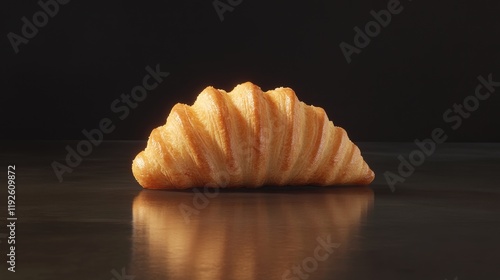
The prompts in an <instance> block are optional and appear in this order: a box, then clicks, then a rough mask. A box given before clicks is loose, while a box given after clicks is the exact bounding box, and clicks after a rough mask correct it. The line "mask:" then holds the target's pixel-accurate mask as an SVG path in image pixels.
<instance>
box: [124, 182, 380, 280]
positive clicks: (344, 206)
mask: <svg viewBox="0 0 500 280" xmlns="http://www.w3.org/2000/svg"><path fill="white" fill-rule="evenodd" d="M193 196H194V193H193V192H171V191H163V192H158V191H148V190H143V191H141V192H140V194H139V195H138V196H137V197H136V198H135V200H134V202H133V242H132V244H133V250H132V251H133V256H132V260H131V264H130V268H131V272H132V275H135V276H136V277H137V279H139V277H140V278H141V279H194V280H196V279H208V280H210V279H282V275H283V273H284V272H285V271H286V270H288V269H291V268H292V267H293V266H294V265H300V264H301V262H302V261H303V260H304V258H307V257H313V256H314V249H315V248H316V247H317V246H318V241H317V238H318V237H319V238H325V237H327V236H330V240H331V242H332V243H338V244H340V247H338V249H335V252H333V253H332V255H331V256H330V257H329V258H328V259H326V260H324V261H319V262H318V263H319V264H318V267H317V269H315V271H314V272H311V274H314V277H312V278H309V279H322V277H327V275H328V276H329V277H331V275H330V274H331V273H332V270H335V267H336V266H338V265H342V262H345V261H346V260H347V259H348V258H346V256H347V254H348V252H349V251H348V248H349V246H350V245H349V243H350V242H351V237H352V236H353V235H355V234H356V232H357V231H358V228H359V225H360V222H361V221H362V219H363V218H364V216H365V215H366V214H367V212H368V211H369V209H370V208H371V206H372V204H373V200H374V198H373V197H374V196H373V191H372V190H371V189H370V188H368V187H343V188H311V187H306V188H299V189H298V190H295V191H293V190H292V191H290V190H289V191H283V189H281V191H278V190H276V189H270V190H261V191H258V192H257V191H249V190H246V191H231V192H227V191H221V192H220V193H219V194H218V195H217V196H216V197H214V198H210V201H209V204H208V205H207V206H206V207H205V208H204V209H200V210H199V213H198V214H197V215H193V216H191V217H190V218H191V220H190V222H189V223H186V220H185V217H184V215H183V214H182V212H181V211H180V210H179V205H182V204H185V205H192V204H193ZM351 245H352V244H351ZM344 265H345V264H344ZM289 279H295V278H289Z"/></svg>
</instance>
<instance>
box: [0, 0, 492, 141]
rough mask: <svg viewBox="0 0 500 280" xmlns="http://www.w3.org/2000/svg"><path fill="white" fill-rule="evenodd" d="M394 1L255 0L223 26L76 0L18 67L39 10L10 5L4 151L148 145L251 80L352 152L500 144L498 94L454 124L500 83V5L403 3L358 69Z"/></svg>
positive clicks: (188, 15)
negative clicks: (123, 103) (129, 102)
mask: <svg viewBox="0 0 500 280" xmlns="http://www.w3.org/2000/svg"><path fill="white" fill-rule="evenodd" d="M221 2H226V1H224V0H221ZM388 2H389V1H387V0H385V1H347V0H346V1H326V0H325V1H295V2H292V1H255V0H252V1H251V0H243V2H242V3H241V4H239V5H238V6H235V7H234V10H233V11H232V12H225V13H224V21H222V22H221V21H220V19H219V17H218V15H217V12H216V11H215V9H214V7H213V5H212V1H180V0H178V1H141V2H139V1H134V2H132V1H127V2H124V1H118V0H111V1H102V2H98V1H78V0H72V1H70V2H69V3H68V4H65V5H60V7H59V8H60V9H59V12H58V14H57V15H55V16H54V17H53V18H50V19H49V21H48V24H47V25H46V26H44V27H42V28H39V32H38V34H37V35H36V36H35V37H34V38H32V39H30V40H29V43H28V44H21V45H20V47H19V49H20V51H19V53H17V54H15V52H14V50H13V48H12V46H11V44H10V43H9V40H8V38H7V34H8V33H9V32H14V33H16V34H21V27H22V25H23V23H22V21H21V17H23V16H26V17H27V18H29V19H31V18H32V16H33V14H34V13H35V12H36V11H38V10H40V9H41V8H40V6H39V5H38V4H37V1H14V0H8V1H4V2H3V7H2V9H1V12H0V13H1V20H2V25H1V34H2V35H3V37H2V38H3V39H2V40H0V48H1V56H0V59H1V60H0V61H1V63H0V64H1V73H0V74H1V92H2V94H1V96H2V98H1V105H2V109H1V115H0V124H1V128H2V132H1V133H0V135H1V136H0V139H4V140H5V139H27V140H30V139H46V140H52V139H54V140H56V139H81V138H83V135H82V133H81V131H82V130H83V129H88V130H90V129H94V128H97V127H98V123H99V121H100V120H101V119H102V118H105V117H109V118H111V119H112V120H113V122H114V124H115V125H116V130H115V131H113V132H112V133H110V134H107V135H105V140H113V139H115V140H116V139H130V140H136V139H137V140H145V139H147V137H148V135H149V133H150V131H151V129H152V128H154V127H156V126H159V125H161V124H163V123H164V121H165V118H166V116H167V115H168V113H169V111H170V108H171V107H172V106H173V105H174V104H175V103H177V102H182V103H187V104H192V103H193V102H194V99H195V97H196V95H197V94H198V93H199V92H200V91H201V90H203V88H205V87H206V86H208V85H213V86H214V87H216V88H222V89H226V90H231V89H232V88H233V87H234V86H235V85H236V84H238V83H241V82H245V81H252V82H253V83H255V84H257V85H259V86H260V87H261V88H262V89H263V90H269V89H274V88H276V87H279V86H288V87H291V88H293V89H294V90H295V91H296V93H297V95H298V97H299V99H301V100H302V101H304V102H306V103H308V104H313V105H316V106H321V107H323V108H325V110H326V111H327V113H328V115H329V117H330V119H332V120H333V122H334V123H335V124H336V125H339V126H342V127H344V128H345V129H346V130H347V131H348V133H349V135H350V137H351V139H352V140H353V141H413V140H414V139H416V138H419V139H422V138H426V137H429V136H430V134H431V131H432V129H434V128H436V127H442V128H443V129H444V130H445V131H446V133H447V134H448V136H449V139H448V140H449V141H458V142H460V141H473V142H496V141H499V140H500V131H499V129H498V127H499V123H500V122H499V120H500V112H499V110H498V109H497V108H499V105H500V97H499V96H498V95H500V89H499V91H498V92H496V93H494V94H492V96H491V97H490V98H489V99H488V100H486V101H482V102H481V104H480V106H479V108H478V110H477V111H475V112H473V113H472V115H471V117H470V118H468V119H465V120H464V122H463V124H462V125H461V126H460V127H459V128H458V129H457V130H456V131H454V130H452V129H451V128H450V127H451V125H450V124H449V123H445V122H444V121H443V117H442V115H443V113H444V112H445V111H446V110H447V109H449V108H451V107H452V105H453V104H454V103H461V102H462V101H463V100H464V98H465V97H466V96H468V95H471V94H473V93H474V89H475V87H476V85H477V83H478V81H477V77H478V76H479V75H482V76H484V77H486V76H487V75H488V74H489V73H492V74H493V79H494V80H500V71H499V67H498V66H499V62H500V54H499V50H500V32H499V31H500V21H499V16H498V15H499V11H500V2H498V1H423V0H413V1H411V2H410V1H408V0H402V1H401V5H402V6H403V11H402V12H401V13H400V14H398V15H393V16H392V20H391V22H390V24H389V25H388V26H387V27H386V28H383V29H382V30H381V32H380V34H379V35H378V36H377V37H375V38H372V40H371V42H370V44H369V45H368V46H367V47H366V48H364V49H363V50H362V52H361V53H360V54H354V55H353V56H352V60H353V61H352V63H351V64H348V63H347V62H346V60H345V58H344V56H343V54H342V52H341V50H340V48H339V44H340V43H341V42H342V41H344V42H346V43H349V44H353V37H354V34H355V32H354V31H353V28H354V27H355V26H358V27H360V28H362V29H363V28H364V26H365V24H366V23H367V22H368V21H370V20H373V18H372V16H371V15H370V10H375V11H379V10H381V9H386V8H387V3H388ZM156 64H160V69H161V70H162V71H168V72H170V76H169V77H167V78H166V79H165V80H164V81H163V83H161V85H160V86H159V87H158V88H156V89H155V90H154V91H152V92H150V93H149V95H148V97H147V98H146V99H145V100H144V101H143V102H140V103H139V105H138V107H137V108H136V109H134V110H132V111H131V113H130V115H129V116H128V117H127V118H126V119H124V120H119V119H118V118H117V114H115V113H113V112H112V111H111V110H110V104H111V102H113V100H115V99H117V98H119V97H120V95H121V94H122V93H126V94H129V93H130V91H131V89H132V88H133V87H134V86H137V85H140V84H141V83H142V78H143V77H144V75H145V74H146V73H147V72H146V71H145V70H144V68H145V67H146V66H147V65H150V66H151V67H153V68H154V66H155V65H156Z"/></svg>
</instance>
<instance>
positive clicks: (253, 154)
mask: <svg viewBox="0 0 500 280" xmlns="http://www.w3.org/2000/svg"><path fill="white" fill-rule="evenodd" d="M132 172H133V174H134V176H135V178H136V179H137V181H138V182H139V184H140V185H141V186H143V187H144V188H148V189H186V188H192V187H204V186H205V187H207V186H208V187H260V186H263V185H278V186H281V185H320V186H326V185H337V184H369V183H371V182H372V181H373V178H374V173H373V171H372V170H371V169H370V168H369V167H368V165H367V164H366V162H365V161H364V160H363V157H362V156H361V153H360V151H359V149H358V147H357V146H356V145H355V144H354V143H352V142H351V141H350V140H349V138H348V136H347V133H346V132H345V130H344V129H342V128H340V127H337V126H334V125H333V123H332V122H331V121H329V120H328V117H327V115H326V113H325V111H324V110H323V109H322V108H319V107H314V106H308V105H306V104H305V103H303V102H301V101H299V100H298V99H297V96H296V95H295V92H294V91H293V90H292V89H290V88H277V89H275V90H270V91H267V92H262V90H261V89H260V88H259V87H258V86H256V85H254V84H252V83H250V82H247V83H244V84H240V85H238V86H236V87H235V88H234V89H233V91H231V92H225V91H224V90H217V89H215V88H213V87H207V88H205V89H204V90H203V91H202V92H201V93H200V94H199V95H198V98H197V99H196V101H195V103H194V104H193V105H192V106H188V105H186V104H176V105H175V106H174V107H173V108H172V111H171V112H170V115H169V116H168V118H167V122H166V124H165V125H163V126H160V127H158V128H155V129H153V131H152V132H151V135H150V136H149V140H148V143H147V147H146V149H145V150H144V151H142V152H140V153H139V154H138V155H137V157H136V158H135V159H134V161H133V163H132Z"/></svg>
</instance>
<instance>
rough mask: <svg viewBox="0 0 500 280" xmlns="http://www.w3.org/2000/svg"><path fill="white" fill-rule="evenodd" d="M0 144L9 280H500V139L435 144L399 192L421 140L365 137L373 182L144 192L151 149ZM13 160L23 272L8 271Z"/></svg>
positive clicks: (1, 275) (2, 274)
mask: <svg viewBox="0 0 500 280" xmlns="http://www.w3.org/2000/svg"><path fill="white" fill-rule="evenodd" d="M76 144H77V142H46V141H45V142H44V141H37V142H30V141H26V142H2V144H1V147H0V154H1V159H0V162H1V164H2V165H1V166H2V168H4V169H5V172H2V174H3V175H2V177H1V179H2V181H3V182H4V183H3V184H2V185H3V186H4V191H1V192H0V193H1V196H0V199H1V201H2V202H1V204H0V205H2V206H1V207H2V208H5V210H2V211H0V213H1V214H0V220H1V221H2V222H1V224H3V225H2V226H1V227H0V228H1V229H0V234H3V235H1V236H0V237H2V238H0V241H1V243H0V249H1V250H0V251H1V254H2V256H3V257H2V262H1V265H0V269H1V271H0V279H23V280H25V279H38V280H39V279H71V280H78V279H103V280H109V279H116V280H122V279H128V280H132V279H135V280H142V279H204V280H210V279H419V280H421V279H429V280H431V279H438V280H439V279H500V266H499V265H498V264H499V260H500V242H499V241H498V240H499V239H498V238H499V236H500V203H499V200H500V188H499V185H500V144H480V143H478V144H453V143H445V144H441V145H439V146H438V147H437V149H436V151H435V153H434V154H431V155H430V156H428V157H426V158H425V161H424V162H423V163H422V164H421V165H420V166H417V167H416V168H415V171H414V173H413V174H411V175H410V176H408V177H407V178H405V180H404V182H398V183H397V184H396V185H395V188H394V189H391V188H390V187H389V185H388V183H387V181H386V179H385V177H384V174H385V173H386V172H393V173H394V174H398V165H399V163H400V159H398V156H399V155H402V156H403V157H404V158H408V155H409V154H410V153H411V152H412V151H414V150H415V149H416V146H415V144H413V143H358V145H359V147H360V149H361V151H362V154H363V156H364V158H365V159H366V161H367V162H368V163H369V165H370V166H371V167H372V169H373V170H374V171H375V173H376V175H377V177H376V179H375V181H374V182H373V183H372V184H371V185H370V186H368V187H360V186H343V187H311V186H304V187H282V188H276V187H274V188H267V187H266V188H261V189H257V190H248V189H242V190H229V191H228V190H224V191H219V192H215V193H206V192H205V191H204V190H203V189H199V190H196V191H194V190H189V191H151V190H142V188H141V187H140V186H139V185H138V184H137V182H136V181H135V180H134V178H133V176H132V174H131V170H130V165H131V161H132V159H133V157H134V156H135V154H137V153H138V152H139V151H140V150H142V149H143V148H144V147H145V142H127V141H115V142H104V143H102V144H101V145H99V146H98V147H94V148H93V150H92V151H91V153H90V154H89V155H88V156H86V157H84V158H83V160H82V162H81V164H79V165H78V166H76V167H74V168H73V170H72V172H71V173H65V174H64V176H63V181H62V182H59V181H58V179H57V177H56V176H55V173H54V172H53V169H52V166H51V164H52V163H53V162H54V161H59V162H61V163H64V162H65V156H66V150H65V149H66V147H67V146H68V147H75V146H76ZM8 164H15V165H16V175H17V177H16V186H17V188H16V217H17V218H18V220H17V221H16V252H15V253H16V272H15V273H11V272H8V271H7V266H6V258H7V257H6V254H7V253H8V252H7V239H6V235H5V234H6V232H7V230H6V226H5V224H7V220H6V219H7V209H6V208H7V206H6V204H5V203H4V202H5V201H7V178H5V177H6V176H5V175H6V169H7V165H8Z"/></svg>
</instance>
